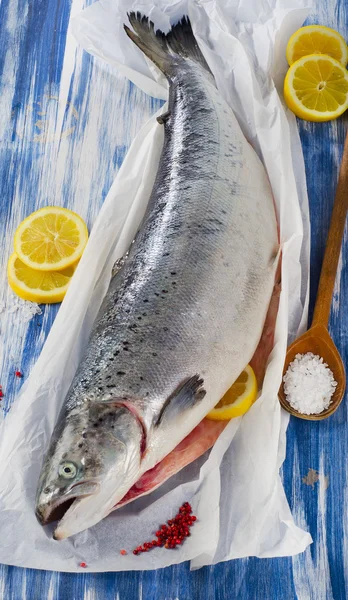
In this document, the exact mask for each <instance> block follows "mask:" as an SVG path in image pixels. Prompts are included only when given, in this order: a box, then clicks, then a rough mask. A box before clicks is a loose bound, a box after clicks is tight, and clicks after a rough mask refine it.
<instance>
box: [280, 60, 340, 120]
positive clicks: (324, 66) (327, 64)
mask: <svg viewBox="0 0 348 600" xmlns="http://www.w3.org/2000/svg"><path fill="white" fill-rule="evenodd" d="M284 98H285V102H286V103H287V105H288V107H289V108H290V110H292V112H294V113H295V115H297V116H298V117H300V118H301V119H306V120H307V121H330V120H331V119H336V118H337V117H339V116H340V115H341V114H342V113H344V111H345V110H347V108H348V71H347V69H346V68H345V67H343V66H342V65H341V63H340V62H338V60H336V59H334V58H331V56H323V55H322V54H311V55H310V56H304V57H303V58H300V59H299V60H297V61H296V62H295V63H294V64H293V65H291V67H290V68H289V70H288V72H287V74H286V77H285V81H284Z"/></svg>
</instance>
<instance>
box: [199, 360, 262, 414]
mask: <svg viewBox="0 0 348 600" xmlns="http://www.w3.org/2000/svg"><path fill="white" fill-rule="evenodd" d="M256 398H257V381H256V377H255V373H254V371H253V369H252V368H251V366H250V365H248V366H247V367H246V368H245V369H244V371H242V373H241V374H240V375H239V377H238V379H237V380H236V381H235V382H234V384H233V385H232V387H230V389H229V390H228V391H227V392H226V394H225V395H224V397H223V398H221V400H220V402H218V403H217V405H216V406H215V408H213V410H211V411H210V413H208V414H207V419H212V420H214V421H228V420H229V419H233V418H234V417H241V416H242V415H244V414H245V413H246V412H247V411H248V410H249V408H250V407H251V405H252V404H253V403H254V402H255V400H256Z"/></svg>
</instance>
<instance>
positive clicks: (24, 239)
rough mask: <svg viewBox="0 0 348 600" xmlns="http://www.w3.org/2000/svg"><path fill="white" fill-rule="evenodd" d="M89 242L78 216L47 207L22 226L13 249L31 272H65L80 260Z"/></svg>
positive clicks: (63, 209)
mask: <svg viewBox="0 0 348 600" xmlns="http://www.w3.org/2000/svg"><path fill="white" fill-rule="evenodd" d="M87 240H88V230H87V226H86V223H85V222H84V220H83V219H82V218H81V217H79V215H77V214H76V213H74V212H73V211H72V210H68V209H67V208H61V207H59V206H46V207H45V208H40V210H37V211H35V212H33V213H32V214H31V215H29V217H27V218H26V219H24V221H22V223H21V224H20V225H19V227H18V228H17V230H16V233H15V237H14V249H15V252H16V254H17V256H18V258H20V260H21V261H22V262H23V263H24V264H25V265H27V266H28V267H31V268H32V269H38V270H40V271H53V270H54V271H62V270H63V269H66V268H67V267H69V266H70V265H72V264H74V263H75V262H76V261H77V260H78V259H79V258H80V257H81V255H82V252H83V251H84V249H85V246H86V244H87Z"/></svg>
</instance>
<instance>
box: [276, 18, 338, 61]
mask: <svg viewBox="0 0 348 600" xmlns="http://www.w3.org/2000/svg"><path fill="white" fill-rule="evenodd" d="M309 54H327V55H329V56H331V57H332V58H335V59H336V60H338V61H339V62H340V63H341V64H342V65H343V66H344V67H345V66H346V64H347V62H348V46H347V44H346V41H345V39H344V38H343V37H342V36H341V34H340V33H338V31H335V30H334V29H330V27H325V26H324V25H307V26H306V27H301V28H300V29H298V30H297V31H295V33H294V34H293V35H292V36H291V38H290V39H289V42H288V45H287V47H286V58H287V61H288V63H289V65H292V64H293V63H294V62H296V61H297V60H299V59H300V58H302V57H303V56H308V55H309Z"/></svg>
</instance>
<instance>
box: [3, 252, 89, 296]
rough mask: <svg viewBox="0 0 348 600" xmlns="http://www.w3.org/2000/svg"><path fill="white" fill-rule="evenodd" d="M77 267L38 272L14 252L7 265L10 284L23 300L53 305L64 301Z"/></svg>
mask: <svg viewBox="0 0 348 600" xmlns="http://www.w3.org/2000/svg"><path fill="white" fill-rule="evenodd" d="M76 266H77V263H75V264H74V265H71V266H70V267H67V268H66V269H64V271H37V270H35V269H31V267H27V265H25V264H24V263H23V262H22V261H21V260H20V259H19V258H18V256H17V255H16V253H15V252H14V253H13V254H12V255H11V256H10V258H9V261H8V265H7V276H8V282H9V284H10V287H11V288H12V290H13V291H14V292H15V294H17V296H19V297H20V298H23V300H30V301H31V302H37V303H38V304H42V303H44V304H53V303H56V302H61V301H62V300H63V298H64V296H65V294H66V291H67V289H68V286H69V283H70V280H71V277H72V276H73V274H74V272H75V269H76Z"/></svg>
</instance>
